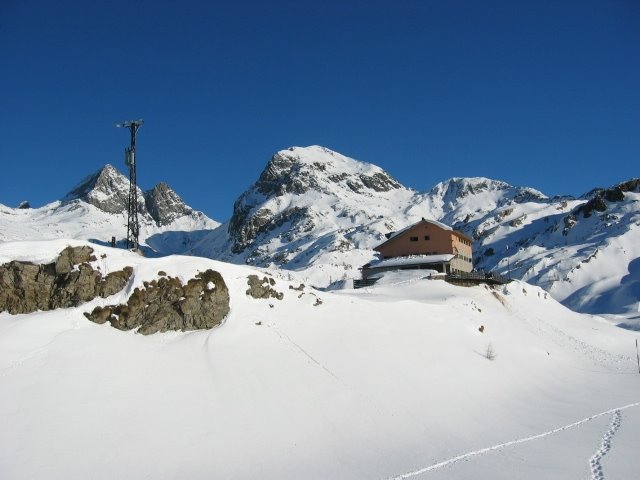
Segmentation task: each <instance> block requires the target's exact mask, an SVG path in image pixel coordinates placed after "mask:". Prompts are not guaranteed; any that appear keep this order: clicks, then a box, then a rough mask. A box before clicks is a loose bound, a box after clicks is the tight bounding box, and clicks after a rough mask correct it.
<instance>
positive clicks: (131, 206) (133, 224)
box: [116, 119, 144, 250]
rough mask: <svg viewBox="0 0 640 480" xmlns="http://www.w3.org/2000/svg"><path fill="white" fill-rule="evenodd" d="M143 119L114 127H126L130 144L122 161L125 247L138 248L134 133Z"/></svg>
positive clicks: (138, 230) (138, 231)
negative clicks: (126, 181) (126, 175)
mask: <svg viewBox="0 0 640 480" xmlns="http://www.w3.org/2000/svg"><path fill="white" fill-rule="evenodd" d="M143 123H144V121H142V119H140V120H127V121H126V122H122V123H119V124H117V125H116V127H122V128H128V129H129V131H130V132H131V144H130V145H129V146H128V147H127V148H125V149H124V163H125V165H126V166H127V167H129V196H128V197H127V248H131V249H133V250H137V249H138V245H139V242H138V237H139V234H140V223H139V222H138V182H137V179H136V134H137V133H138V129H139V128H140V127H141V126H142V124H143Z"/></svg>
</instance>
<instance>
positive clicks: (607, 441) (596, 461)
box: [388, 402, 640, 480]
mask: <svg viewBox="0 0 640 480" xmlns="http://www.w3.org/2000/svg"><path fill="white" fill-rule="evenodd" d="M639 405H640V402H636V403H630V404H628V405H624V406H622V407H617V408H612V409H611V410H607V411H606V412H600V413H596V414H595V415H591V416H590V417H587V418H583V419H582V420H578V421H577V422H573V423H570V424H569V425H564V426H562V427H558V428H554V429H553V430H549V431H548V432H543V433H539V434H537V435H532V436H530V437H524V438H519V439H517V440H511V441H509V442H505V443H499V444H497V445H493V446H491V447H486V448H481V449H480V450H474V451H472V452H467V453H463V454H462V455H458V456H456V457H453V458H450V459H448V460H443V461H442V462H438V463H434V464H433V465H430V466H428V467H424V468H420V469H419V470H414V471H412V472H408V473H403V474H401V475H398V476H395V477H388V480H403V479H405V478H411V477H415V476H418V475H421V474H423V473H427V472H430V471H432V470H438V469H440V468H443V467H448V466H450V465H452V464H454V463H457V462H459V461H461V460H467V459H469V458H471V457H475V456H477V455H484V454H486V453H490V452H493V451H496V450H501V449H503V448H505V447H510V446H512V445H518V444H520V443H526V442H530V441H532V440H538V439H539V438H544V437H548V436H550V435H553V434H555V433H559V432H562V431H564V430H568V429H570V428H574V427H578V426H580V425H583V424H585V423H587V422H590V421H591V420H594V419H596V418H599V417H602V416H605V415H609V414H611V413H613V414H614V420H613V422H612V423H611V426H610V427H609V430H608V431H607V433H605V435H604V437H603V439H602V445H601V447H600V449H599V450H598V451H597V452H596V453H595V455H594V456H593V457H591V459H590V460H589V463H590V465H591V472H592V477H591V478H592V480H604V475H603V474H602V468H601V466H600V459H601V458H602V457H603V456H604V455H605V454H606V453H607V452H608V451H609V450H610V449H611V438H612V437H613V436H614V435H615V433H616V432H617V430H618V428H620V421H621V417H622V414H621V411H622V410H626V409H627V408H633V407H637V406H639ZM594 472H595V474H594Z"/></svg>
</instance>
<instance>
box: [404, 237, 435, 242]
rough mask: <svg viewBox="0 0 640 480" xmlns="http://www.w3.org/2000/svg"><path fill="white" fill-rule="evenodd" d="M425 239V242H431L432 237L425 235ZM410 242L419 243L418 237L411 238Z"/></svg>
mask: <svg viewBox="0 0 640 480" xmlns="http://www.w3.org/2000/svg"><path fill="white" fill-rule="evenodd" d="M424 239H425V240H430V239H431V237H429V235H425V236H424ZM409 241H410V242H417V241H418V237H409Z"/></svg>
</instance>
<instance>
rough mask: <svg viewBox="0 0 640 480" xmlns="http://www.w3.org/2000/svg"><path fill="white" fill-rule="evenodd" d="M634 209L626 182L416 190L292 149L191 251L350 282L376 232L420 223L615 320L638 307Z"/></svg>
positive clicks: (314, 151) (463, 182)
mask: <svg viewBox="0 0 640 480" xmlns="http://www.w3.org/2000/svg"><path fill="white" fill-rule="evenodd" d="M639 212H640V209H639V204H638V181H637V180H635V181H630V182H626V183H624V184H621V185H620V186H616V187H613V188H611V189H608V190H603V189H596V190H594V191H592V192H590V193H589V194H587V195H586V196H584V197H583V198H579V199H575V198H573V197H570V196H565V197H553V198H549V197H547V196H545V195H544V194H543V193H541V192H539V191H538V190H535V189H533V188H529V187H514V186H511V185H509V184H507V183H505V182H502V181H498V180H491V179H488V178H483V177H475V178H452V179H450V180H447V181H445V182H442V183H439V184H437V185H436V186H434V187H433V188H432V189H431V190H429V191H428V192H426V193H419V192H416V191H414V190H411V189H409V188H406V187H404V186H402V185H401V184H400V183H399V182H398V181H396V180H394V179H393V178H392V177H391V176H390V175H389V174H388V173H386V172H385V171H384V170H382V169H380V168H379V167H377V166H375V165H371V164H368V163H364V162H360V161H357V160H354V159H351V158H348V157H345V156H343V155H341V154H339V153H336V152H333V151H331V150H329V149H326V148H323V147H319V146H312V147H306V148H303V147H292V148H289V149H287V150H282V151H280V152H278V153H276V154H275V155H274V156H273V157H272V158H271V160H270V161H269V162H268V164H267V166H266V168H265V169H264V171H263V172H262V174H261V175H260V177H259V178H258V180H257V181H256V182H255V183H254V184H253V185H252V186H251V187H250V188H249V189H248V190H247V191H246V192H245V193H243V194H242V195H241V196H240V197H239V198H238V200H237V201H236V202H235V205H234V213H233V216H232V217H231V219H230V220H229V221H228V222H227V223H226V224H224V225H223V226H221V228H219V229H218V230H216V231H215V232H212V233H211V234H209V235H207V236H206V237H205V238H204V239H203V240H202V241H201V242H200V243H199V244H198V245H196V246H195V247H194V248H193V249H192V252H193V253H195V254H197V255H202V256H208V257H211V258H219V259H223V260H226V261H232V262H235V263H247V264H251V265H256V266H265V267H266V266H280V267H283V268H286V269H290V270H304V271H305V273H306V275H307V276H308V278H309V280H310V281H311V282H312V283H314V284H316V285H325V286H326V285H327V284H329V283H331V282H334V283H335V282H336V281H337V280H341V279H348V278H357V277H358V275H359V272H358V267H360V266H362V265H363V264H365V263H367V262H368V261H370V260H372V259H373V258H374V257H375V255H374V252H373V250H372V248H373V247H374V246H375V245H377V244H378V243H380V242H381V241H382V240H383V239H384V235H385V234H386V233H388V232H390V231H395V230H399V229H401V228H404V227H405V226H407V225H410V224H412V223H414V222H416V221H418V220H420V218H422V217H425V218H431V219H435V220H438V221H441V222H443V223H446V224H449V225H452V226H454V227H455V228H457V229H459V230H461V231H463V232H465V233H467V234H469V235H470V236H472V237H473V238H474V239H475V243H474V257H475V259H476V260H475V261H476V267H477V268H479V269H480V268H481V269H486V270H497V271H499V272H500V273H503V274H507V275H511V276H513V277H515V278H522V279H525V280H527V281H529V282H531V283H534V284H537V285H540V286H542V287H544V288H547V289H548V290H549V291H550V292H551V293H552V294H553V295H554V296H555V297H556V298H558V299H559V300H562V301H565V302H566V303H567V304H568V305H571V306H572V308H576V309H578V310H583V311H592V312H598V313H604V312H608V313H612V312H615V313H623V312H625V311H629V309H631V308H634V302H635V301H637V299H638V289H639V287H638V282H639V281H640V278H638V269H637V268H635V267H634V265H635V264H634V263H633V262H634V260H635V259H637V258H638V257H639V256H640V251H639V249H638V247H635V245H640V242H638V241H637V240H638V235H640V233H639V229H638V222H639V215H640V213H639ZM585 213H587V215H588V216H587V217H586V218H584V215H585ZM621 245H624V247H622V246H621ZM596 251H598V252H600V254H599V255H600V256H599V257H598V258H597V261H595V262H593V261H592V259H593V258H595V257H593V254H594V253H595V252H596ZM596 256H597V255H596ZM587 262H591V265H590V266H589V267H588V268H587V267H585V266H584V265H585V263H587ZM623 279H624V282H623ZM596 284H597V285H598V286H597V288H596ZM620 285H623V288H622V290H621V289H620V288H619V286H620ZM585 287H588V288H587V289H585ZM594 289H595V290H594ZM594 293H595V295H593V294H594ZM614 304H615V306H614Z"/></svg>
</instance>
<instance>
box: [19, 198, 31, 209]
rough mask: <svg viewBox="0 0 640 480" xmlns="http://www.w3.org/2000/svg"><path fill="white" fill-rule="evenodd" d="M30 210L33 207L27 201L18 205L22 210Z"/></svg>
mask: <svg viewBox="0 0 640 480" xmlns="http://www.w3.org/2000/svg"><path fill="white" fill-rule="evenodd" d="M28 208H31V205H30V204H29V202H27V201H26V200H24V201H22V202H20V205H18V209H20V210H26V209H28Z"/></svg>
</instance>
